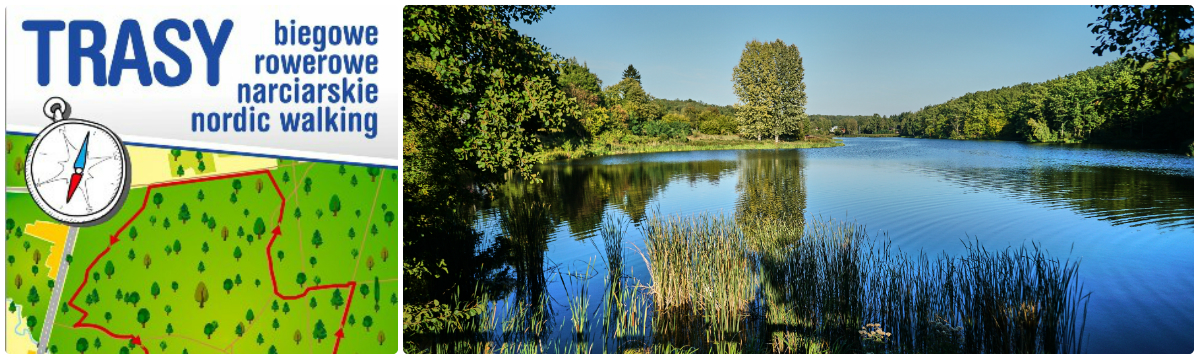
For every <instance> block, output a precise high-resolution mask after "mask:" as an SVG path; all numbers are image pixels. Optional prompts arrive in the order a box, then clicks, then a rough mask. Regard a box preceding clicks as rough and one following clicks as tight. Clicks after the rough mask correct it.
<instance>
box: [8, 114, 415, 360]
mask: <svg viewBox="0 0 1200 360" xmlns="http://www.w3.org/2000/svg"><path fill="white" fill-rule="evenodd" d="M8 138H9V139H10V140H19V138H27V137H16V136H8ZM13 153H16V151H14V152H13ZM183 155H184V156H181V157H180V160H184V158H185V157H190V160H191V161H192V162H195V161H196V159H195V157H194V152H191V151H186V152H183ZM9 156H10V157H11V156H12V155H11V154H10V155H9ZM204 156H205V157H211V156H213V155H211V154H209V153H205V154H204ZM280 163H281V164H283V165H280V166H279V167H277V168H273V169H268V171H262V172H259V173H256V174H251V175H243V176H238V177H233V178H227V179H220V180H211V181H202V182H195V183H188V184H180V185H172V186H165V187H162V186H157V185H156V186H157V187H152V188H151V189H150V190H149V197H147V192H148V190H147V189H148V188H135V189H131V190H130V193H129V198H128V200H127V201H126V203H125V205H124V207H122V208H121V209H120V210H119V211H118V213H117V215H116V216H115V217H113V218H112V219H111V220H109V221H108V222H106V223H104V224H100V225H97V226H93V227H87V228H82V229H80V231H79V236H78V240H77V242H76V245H75V249H74V253H73V261H72V263H71V267H70V269H69V275H68V279H67V282H66V285H65V288H64V290H63V301H62V302H63V303H66V302H67V301H68V300H69V299H70V298H71V296H72V295H74V294H75V293H76V292H77V290H80V291H78V296H77V297H76V298H75V300H74V302H73V304H74V305H75V306H77V307H79V308H82V309H83V310H85V311H86V312H87V313H88V316H87V318H86V320H85V321H84V323H86V324H95V325H96V326H98V327H102V328H104V329H107V330H108V331H111V332H112V333H113V334H115V335H117V336H136V337H138V338H139V339H141V342H142V345H144V346H145V347H146V350H148V351H149V352H150V353H181V352H184V351H186V352H188V353H268V352H271V351H272V348H274V349H273V350H274V351H275V352H278V353H315V354H324V353H331V352H333V351H334V344H335V343H336V342H337V338H336V336H335V334H336V332H337V331H338V329H339V328H340V327H341V325H340V324H341V323H342V319H343V314H344V313H346V309H347V308H346V306H347V305H346V303H349V305H350V308H349V312H348V314H347V315H348V316H347V319H346V322H345V326H344V329H343V333H344V338H343V339H342V340H341V343H340V346H339V347H338V350H337V352H338V353H389V354H390V353H396V352H397V351H398V343H399V339H398V337H399V336H398V335H399V334H397V333H396V329H397V328H398V327H399V325H398V321H399V313H398V305H397V303H396V297H397V296H398V295H399V294H398V292H399V287H398V285H399V284H398V280H397V279H398V276H399V268H398V264H397V262H398V260H397V257H398V255H399V254H398V253H397V251H398V243H399V238H398V237H399V226H400V225H399V224H398V223H397V220H398V219H397V218H396V214H395V213H396V212H397V211H396V208H395V207H396V205H397V204H396V202H397V199H398V190H399V185H398V184H399V182H398V180H397V179H396V176H397V171H396V170H393V169H378V173H377V174H376V176H375V178H374V180H372V176H371V175H372V173H371V172H370V171H368V169H367V168H365V167H358V166H342V165H337V164H323V163H306V162H295V161H286V162H280ZM134 166H137V164H134ZM172 166H178V165H177V164H175V163H172ZM6 169H7V170H8V171H11V168H10V167H6ZM209 170H210V171H211V170H212V169H209ZM343 171H344V172H343ZM372 171H375V170H372ZM206 172H209V171H206ZM268 172H269V174H270V175H268ZM10 176H12V175H11V174H10ZM272 176H273V177H274V179H275V181H276V183H277V184H278V186H279V188H280V189H281V192H282V195H283V197H284V198H285V199H286V206H285V207H284V209H283V212H284V216H283V220H282V222H278V221H277V219H278V218H279V214H280V207H281V203H282V201H281V200H282V199H281V198H280V195H279V193H277V192H276V190H275V187H274V186H272V181H271V177H272ZM306 180H308V181H310V182H311V183H309V185H308V186H305V185H306ZM235 182H240V185H241V186H240V187H238V188H237V189H235V186H234V183H235ZM260 185H261V187H260ZM15 186H23V182H18V183H17V185H15ZM306 190H307V191H306ZM201 192H203V196H201V195H200V193H201ZM235 194H236V195H235ZM6 195H7V196H6V207H7V210H8V214H9V217H10V218H12V219H13V222H14V224H15V225H21V224H25V223H30V222H32V221H33V220H35V219H41V220H46V219H47V217H46V216H45V215H44V214H43V213H42V212H41V211H40V210H38V209H37V208H36V205H35V204H33V201H32V199H31V198H30V197H29V195H28V194H23V193H8V194H6ZM156 195H161V196H162V201H161V202H160V203H156V201H155V198H156ZM334 195H337V197H338V199H339V201H338V203H339V205H340V206H337V205H333V206H331V199H332V197H333V196H334ZM201 197H203V199H201ZM235 197H236V198H235ZM144 203H145V204H146V205H145V209H144V211H143V212H142V213H141V214H139V215H137V216H136V218H135V217H134V216H135V214H136V213H137V211H138V209H139V208H140V207H142V206H143V204H144ZM184 205H186V206H187V208H188V212H187V215H185V216H181V215H182V214H181V213H182V211H181V209H182V207H183V206H184ZM334 210H337V211H336V216H335V214H334V213H335V211H334ZM297 211H299V214H300V216H299V217H298V218H297V217H296V212H297ZM260 218H261V221H262V226H256V225H257V223H258V221H259V219H260ZM130 219H134V220H133V221H132V222H131V223H130V224H129V227H128V228H127V229H125V230H124V231H123V232H121V233H120V236H119V241H118V242H116V243H115V244H112V245H111V248H109V246H110V241H109V237H110V236H111V235H113V234H116V233H117V232H118V230H119V229H120V228H121V227H122V226H123V225H125V223H126V222H127V221H129V220H130ZM389 219H390V220H391V221H390V223H389V221H388V220H389ZM277 224H278V226H279V228H280V232H281V234H280V235H279V236H278V238H277V239H276V241H275V243H274V245H273V247H272V248H271V255H270V256H272V257H274V268H275V274H276V280H277V282H278V287H279V293H280V294H282V295H283V296H296V295H300V294H301V293H303V292H304V291H305V288H310V287H314V286H317V285H333V284H343V285H344V286H348V283H350V282H351V281H353V282H355V283H356V285H358V286H356V287H355V288H354V289H349V288H325V289H310V290H309V292H308V293H307V295H306V296H303V297H301V298H297V299H292V300H284V299H283V298H281V297H280V296H278V295H276V293H275V292H274V291H273V288H272V284H271V275H270V274H271V272H270V270H269V267H268V262H267V256H268V255H267V246H268V243H269V242H270V240H271V237H272V233H271V230H273V229H274V228H275V226H276V225H277ZM372 228H374V231H372ZM135 229H136V231H135ZM351 229H353V231H354V233H353V236H351V233H350V231H351ZM316 232H320V234H321V240H322V241H321V242H320V244H319V246H318V244H314V243H313V237H314V234H315V233H316ZM135 233H136V237H135V236H134V234H135ZM5 240H6V255H11V256H13V259H14V261H13V262H12V263H11V265H10V264H6V266H8V269H7V270H8V271H7V272H6V273H7V274H8V275H7V278H6V293H7V294H9V295H8V296H9V297H11V298H14V300H16V302H17V303H18V304H21V305H22V306H26V307H25V310H24V313H23V315H35V316H36V317H37V325H36V326H35V327H34V328H33V331H34V333H35V338H36V337H37V336H36V334H38V332H40V328H41V318H42V317H43V316H44V313H45V311H46V308H47V306H56V305H50V304H47V303H48V302H49V298H50V293H51V291H50V290H51V288H50V287H48V286H47V285H49V284H48V283H47V280H48V278H47V277H46V272H47V270H48V268H46V267H44V266H43V267H42V268H41V269H40V270H41V271H40V272H39V273H38V274H37V275H34V274H32V271H31V267H32V261H33V259H32V257H33V255H32V254H33V253H34V252H35V251H40V253H41V255H42V257H43V260H42V261H43V262H44V261H45V260H44V258H45V256H46V255H47V254H48V253H49V247H50V243H48V242H45V241H39V240H37V239H33V238H32V237H31V236H28V235H24V236H22V237H20V238H18V237H17V236H16V233H15V231H10V232H6V236H5ZM27 240H29V242H30V243H31V247H30V248H29V250H28V251H26V250H25V249H24V247H23V245H22V244H23V243H24V242H25V241H27ZM176 241H178V243H179V245H180V246H179V249H178V251H177V250H176V249H175V248H174V244H175V243H176ZM106 248H109V251H108V252H107V253H104V254H103V255H102V256H101V253H102V252H103V251H104V250H105V249H106ZM235 254H237V255H239V256H237V257H235ZM280 254H282V257H281V256H280ZM98 257H99V259H98V261H96V264H95V265H94V267H93V268H92V269H91V272H87V267H88V265H89V264H90V263H91V262H92V261H93V260H95V259H97V258H98ZM147 258H148V259H149V261H146V260H147ZM314 261H315V264H314V263H313V262H314ZM110 262H111V263H112V273H111V276H110V274H109V273H108V271H106V269H107V268H108V264H109V263H110ZM201 263H203V264H204V270H203V272H201V271H200V269H199V267H200V264H201ZM299 273H304V274H305V276H304V277H305V279H304V282H303V283H302V284H301V283H299V282H298V281H297V278H298V274H299ZM17 275H20V276H21V277H22V279H23V284H22V286H21V288H20V289H16V286H15V282H14V278H15V276H17ZM84 279H87V283H86V284H85V285H84V286H83V287H82V289H81V288H80V285H81V284H82V283H83V281H84ZM227 279H228V280H229V282H230V283H231V284H232V286H231V287H230V289H229V290H228V291H227V290H226V289H225V286H224V285H225V282H226V280H227ZM376 279H378V285H377V284H376ZM239 280H240V281H239ZM200 283H204V286H205V287H206V288H207V293H208V297H207V299H205V301H204V304H203V307H201V306H200V302H198V301H197V297H196V293H197V287H198V286H199V284H200ZM363 285H365V287H366V290H367V293H366V294H365V295H364V293H363V292H361V291H362V287H363ZM31 287H37V288H38V290H37V291H38V292H39V295H40V297H41V301H39V302H38V303H37V304H36V305H35V306H29V304H28V301H27V300H26V297H27V294H28V292H29V289H30V288H31ZM118 292H119V293H120V296H118ZM335 293H336V294H337V295H338V296H340V298H341V301H340V302H335V301H334V298H335ZM14 294H15V295H19V296H14ZM132 294H137V295H136V299H134V297H135V296H134V295H132ZM377 294H378V302H377V300H376V295H377ZM350 297H353V300H351V299H350ZM313 302H315V307H314V306H312V305H314V304H313ZM377 304H378V306H376V305H377ZM57 306H62V305H57ZM57 306H56V307H57ZM167 307H170V311H169V312H168V310H167ZM62 309H64V310H66V311H64V312H60V313H59V315H58V316H57V318H56V321H55V324H54V326H55V328H54V331H53V333H52V335H51V339H50V348H51V349H50V350H51V352H55V353H80V352H81V351H80V350H83V351H82V352H83V353H88V354H91V353H122V352H132V353H141V352H142V348H141V347H137V346H133V344H132V343H131V341H130V340H125V339H118V338H114V337H112V336H110V335H109V334H106V333H105V332H104V331H102V330H100V329H97V328H91V327H78V328H77V327H75V326H74V325H75V324H76V323H77V322H78V321H79V320H80V318H81V317H82V316H83V314H82V313H81V312H79V311H77V310H76V309H73V308H65V307H62ZM143 309H145V312H144V313H145V314H148V315H149V316H148V317H141V318H139V312H142V310H143ZM248 312H252V313H253V320H252V321H251V320H250V319H249V318H248V316H247V313H248ZM368 318H370V320H369V322H370V327H369V329H368V327H367V326H365V325H366V323H367V322H368V320H367V319H368ZM142 320H144V324H143V322H142ZM213 322H215V323H216V326H215V328H213V331H212V332H211V333H206V325H208V324H211V323H213ZM318 322H319V323H320V324H322V325H323V326H324V332H321V331H318V329H317V323H318ZM168 327H169V329H168ZM239 328H240V329H241V331H240V332H241V334H240V335H239V331H238V329H239ZM297 333H299V340H298V341H297V340H296V334H297ZM381 334H382V336H381ZM260 338H261V341H260ZM81 339H82V342H83V343H86V348H84V347H82V346H80V342H81ZM97 345H98V346H97Z"/></svg>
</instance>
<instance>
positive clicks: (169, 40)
mask: <svg viewBox="0 0 1200 360" xmlns="http://www.w3.org/2000/svg"><path fill="white" fill-rule="evenodd" d="M130 9H133V10H130ZM130 9H116V8H92V9H88V8H71V9H62V8H51V7H13V8H9V9H8V11H7V15H6V16H7V18H6V25H5V26H6V30H7V31H6V36H5V42H6V46H7V49H8V52H7V54H8V55H7V57H6V58H5V62H6V69H7V72H6V75H7V76H6V79H5V81H6V87H7V89H8V91H7V93H6V99H5V100H6V104H7V106H6V108H5V136H4V137H5V156H4V161H5V166H4V169H5V171H4V183H5V202H4V204H5V205H4V209H5V212H4V217H5V262H6V264H5V267H6V272H5V279H4V281H5V284H4V294H5V304H4V306H5V339H6V341H5V347H6V352H8V353H10V354H12V353H21V354H24V353H30V354H33V353H36V354H118V353H147V354H164V353H171V354H179V353H192V354H266V353H281V354H284V353H296V354H331V353H336V354H355V353H364V354H393V353H396V352H397V351H398V344H399V333H398V331H397V330H398V329H399V305H398V304H399V299H398V296H399V294H398V293H399V285H400V284H399V280H398V278H399V266H398V262H399V259H398V257H399V256H398V254H394V253H393V252H398V249H399V227H400V224H398V216H397V215H398V213H399V210H398V209H397V208H398V205H399V204H398V199H399V197H398V190H399V173H398V169H397V166H398V165H399V156H398V150H397V149H398V148H399V146H398V137H399V135H398V133H399V120H398V113H399V107H398V96H397V94H398V88H399V84H398V83H397V81H396V79H394V78H392V77H389V75H390V74H394V73H397V72H398V70H396V69H397V68H398V67H399V66H400V63H399V61H398V60H399V58H398V57H394V55H393V54H394V53H397V52H398V49H399V42H400V41H399V31H398V29H399V26H398V25H393V24H394V23H398V22H396V21H392V20H390V19H389V18H388V17H387V16H385V13H386V12H380V13H371V14H363V13H361V12H353V11H350V10H340V9H332V10H331V9H321V8H302V7H289V8H287V9H277V8H270V7H261V8H257V9H256V8H254V7H252V6H250V7H241V6H239V7H238V9H236V11H234V10H233V9H221V8H219V7H211V6H209V7H197V8H192V9H185V10H180V9H177V8H176V7H174V6H172V7H171V8H165V7H164V8H161V9H155V8H140V9H139V8H132V7H131V8H130ZM395 12H396V13H398V12H399V9H396V11H395Z"/></svg>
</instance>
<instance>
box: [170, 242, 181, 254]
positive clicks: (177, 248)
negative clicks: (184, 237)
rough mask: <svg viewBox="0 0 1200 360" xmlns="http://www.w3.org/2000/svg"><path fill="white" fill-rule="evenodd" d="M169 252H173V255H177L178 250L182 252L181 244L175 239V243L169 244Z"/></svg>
mask: <svg viewBox="0 0 1200 360" xmlns="http://www.w3.org/2000/svg"><path fill="white" fill-rule="evenodd" d="M171 250H175V255H179V250H183V244H182V243H180V242H179V239H175V243H174V244H171Z"/></svg>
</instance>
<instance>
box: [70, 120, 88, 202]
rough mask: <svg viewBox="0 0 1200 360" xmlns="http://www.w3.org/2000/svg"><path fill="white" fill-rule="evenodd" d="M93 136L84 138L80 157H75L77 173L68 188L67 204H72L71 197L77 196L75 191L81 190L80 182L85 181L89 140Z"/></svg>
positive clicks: (72, 176) (72, 175)
mask: <svg viewBox="0 0 1200 360" xmlns="http://www.w3.org/2000/svg"><path fill="white" fill-rule="evenodd" d="M91 136H92V133H87V135H84V136H83V146H80V147H79V155H77V156H76V157H75V173H74V174H71V185H70V187H68V188H67V202H71V197H73V196H75V189H77V188H79V182H80V181H82V180H83V166H84V165H85V164H86V163H87V146H88V138H90V137H91Z"/></svg>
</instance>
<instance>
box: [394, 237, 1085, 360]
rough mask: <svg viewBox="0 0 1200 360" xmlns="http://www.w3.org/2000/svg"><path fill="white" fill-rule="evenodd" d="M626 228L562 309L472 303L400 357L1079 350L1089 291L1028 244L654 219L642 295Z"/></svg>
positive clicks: (573, 283) (571, 273)
mask: <svg viewBox="0 0 1200 360" xmlns="http://www.w3.org/2000/svg"><path fill="white" fill-rule="evenodd" d="M622 229H623V227H621V226H613V225H611V224H610V226H607V227H605V229H603V232H602V235H603V236H602V239H603V244H602V245H601V244H597V250H598V251H599V252H600V254H599V256H600V257H601V258H602V260H601V262H602V263H604V265H603V266H604V267H605V268H606V269H605V270H600V269H599V267H600V266H601V265H598V264H594V263H592V262H589V263H587V264H586V265H585V266H572V267H570V268H569V269H567V270H552V271H554V272H555V273H557V274H556V275H550V276H555V277H557V280H559V281H558V282H559V283H561V284H562V286H563V287H564V290H565V292H566V294H567V295H566V297H567V298H566V299H559V300H557V301H556V302H558V303H561V304H564V305H562V306H560V307H557V308H556V307H554V306H545V304H546V303H548V302H550V300H549V299H548V296H549V295H548V293H546V292H542V293H541V295H538V294H523V295H517V296H506V297H504V298H503V299H500V301H489V300H488V299H486V298H484V299H480V300H479V301H477V302H473V303H472V304H473V305H471V306H469V307H464V308H469V309H470V310H467V313H469V314H477V315H473V316H471V317H469V318H460V319H449V320H451V321H449V322H446V323H443V324H439V326H438V327H436V328H430V329H428V330H427V331H426V332H423V333H420V334H415V333H409V334H406V342H405V349H406V352H456V353H974V354H978V353H1078V352H1081V351H1082V349H1081V339H1082V338H1083V328H1084V325H1085V323H1086V312H1087V300H1088V299H1089V298H1090V294H1084V293H1083V292H1082V290H1081V288H1080V286H1081V285H1080V281H1079V278H1078V266H1079V263H1078V262H1077V261H1070V260H1060V259H1056V258H1052V257H1050V256H1048V254H1046V253H1044V252H1043V251H1042V250H1040V249H1039V248H1037V247H1036V245H1035V246H1034V247H1033V248H1032V249H1030V248H1026V247H1024V246H1022V247H1019V248H1009V249H1005V250H1003V251H995V250H987V249H985V248H983V247H982V246H981V245H979V244H978V243H976V244H967V243H964V246H965V247H966V252H965V254H964V255H960V256H950V255H947V254H945V253H943V254H938V255H927V254H925V253H923V252H916V253H904V252H901V251H899V250H897V249H895V248H894V247H893V246H892V245H891V243H890V241H889V240H888V239H886V238H870V237H869V236H867V235H866V229H865V228H863V227H862V226H859V225H855V224H852V223H843V222H837V221H831V220H824V219H811V220H809V221H808V223H807V224H805V223H804V222H803V221H780V220H778V219H770V218H764V217H753V216H743V215H742V214H739V216H737V217H723V216H709V215H700V216H694V217H686V218H685V217H663V216H660V215H652V216H651V218H650V219H648V220H647V221H646V222H645V223H643V224H642V226H641V231H642V233H643V235H644V236H645V239H646V243H645V247H646V248H645V250H644V251H643V252H641V260H642V261H644V262H645V263H646V265H647V267H648V268H649V274H650V279H649V283H648V284H642V283H641V282H640V281H639V280H637V279H635V278H633V277H631V276H628V275H627V274H626V273H625V271H626V269H627V265H628V264H626V259H625V258H624V255H623V254H622V251H620V247H621V244H622V240H621V238H622V235H623V231H622ZM625 245H629V244H628V243H625ZM601 248H602V249H601ZM590 281H601V282H603V285H604V286H603V287H602V288H601V289H603V291H604V294H602V296H600V303H599V304H589V302H591V301H593V300H594V299H593V298H591V297H589V296H588V293H587V291H588V288H589V287H588V286H587V284H588V283H589V282H590ZM593 289H594V288H593ZM543 291H544V290H543ZM535 299H536V300H535ZM531 300H532V301H531ZM539 304H540V305H539ZM459 306H460V307H462V305H459Z"/></svg>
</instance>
